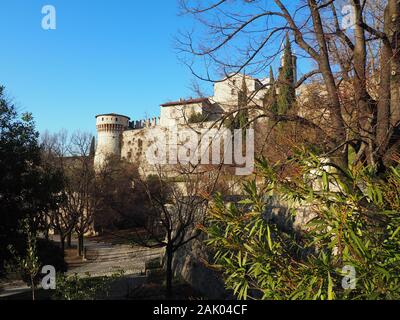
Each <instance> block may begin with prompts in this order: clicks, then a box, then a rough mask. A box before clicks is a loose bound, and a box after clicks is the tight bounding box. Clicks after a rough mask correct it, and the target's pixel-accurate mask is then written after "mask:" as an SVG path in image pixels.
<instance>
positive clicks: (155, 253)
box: [67, 240, 163, 276]
mask: <svg viewBox="0 0 400 320" xmlns="http://www.w3.org/2000/svg"><path fill="white" fill-rule="evenodd" d="M85 248H86V261H84V262H81V261H78V262H68V265H69V270H68V272H67V274H75V273H77V274H78V275H79V276H85V275H86V274H87V273H89V274H90V276H107V275H112V274H114V273H116V272H119V271H123V272H124V274H125V275H137V274H143V273H144V271H145V263H146V262H147V261H149V260H151V259H154V258H158V257H161V255H162V252H163V249H161V248H156V249H149V248H144V247H140V246H132V245H125V244H116V245H112V244H109V243H102V242H95V241H91V240H85Z"/></svg>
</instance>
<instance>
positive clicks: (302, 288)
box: [206, 150, 400, 300]
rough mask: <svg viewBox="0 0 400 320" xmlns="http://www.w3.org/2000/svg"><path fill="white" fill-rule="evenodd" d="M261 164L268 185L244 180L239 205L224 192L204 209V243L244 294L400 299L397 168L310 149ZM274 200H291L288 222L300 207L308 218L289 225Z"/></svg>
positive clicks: (229, 282)
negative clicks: (273, 211) (276, 213)
mask: <svg viewBox="0 0 400 320" xmlns="http://www.w3.org/2000/svg"><path fill="white" fill-rule="evenodd" d="M289 166H290V167H291V168H292V173H291V175H290V176H289V175H285V174H284V173H283V172H285V170H284V168H288V167H289ZM258 167H259V172H260V177H259V178H262V180H263V183H262V186H260V183H259V181H260V180H261V179H257V183H256V182H255V181H253V182H249V183H246V184H245V185H244V191H245V196H246V199H245V200H243V201H241V202H240V203H236V204H233V203H228V204H226V203H225V202H224V200H223V198H222V197H221V196H220V195H218V196H217V197H216V198H215V200H214V203H213V206H212V207H211V209H210V212H209V216H208V223H207V226H208V227H207V228H206V231H207V233H208V236H209V240H208V241H207V244H208V245H209V246H210V247H211V248H212V249H214V250H215V252H216V253H215V264H216V267H218V268H219V269H220V270H221V271H222V272H223V274H224V277H225V282H226V286H227V288H228V289H232V290H233V291H234V293H235V294H236V295H237V297H238V298H239V299H246V298H251V299H322V300H326V299H329V300H331V299H399V298H400V210H399V209H400V168H399V167H396V168H394V167H392V168H390V170H388V172H386V173H385V175H383V176H380V177H378V176H376V174H375V173H374V172H373V171H372V170H370V169H369V168H365V167H351V168H350V169H347V170H342V169H341V168H339V167H337V166H335V165H334V164H330V163H329V162H328V160H326V159H322V158H320V157H318V156H317V155H315V154H312V153H310V152H307V151H305V150H301V152H299V153H298V154H297V155H296V156H295V157H293V158H292V159H291V160H289V161H287V162H286V163H284V164H279V163H278V164H275V165H273V166H271V165H270V164H269V163H268V162H267V161H265V160H261V161H259V164H258ZM293 172H294V174H293ZM272 199H275V200H276V199H278V200H279V201H281V202H282V203H286V204H288V206H289V207H290V208H291V210H290V212H291V218H292V220H294V218H295V216H296V214H298V213H299V212H300V211H301V210H307V211H308V212H309V213H310V215H311V217H312V218H311V219H310V221H309V222H308V223H307V224H306V225H304V226H302V228H301V229H298V230H292V231H288V229H287V228H284V227H283V226H282V225H281V224H279V223H277V222H276V221H275V219H273V218H271V217H270V216H268V215H267V208H268V207H269V206H270V203H271V200H272ZM349 270H354V272H355V273H354V275H355V278H354V279H352V278H349V277H348V276H349V273H348V271H349Z"/></svg>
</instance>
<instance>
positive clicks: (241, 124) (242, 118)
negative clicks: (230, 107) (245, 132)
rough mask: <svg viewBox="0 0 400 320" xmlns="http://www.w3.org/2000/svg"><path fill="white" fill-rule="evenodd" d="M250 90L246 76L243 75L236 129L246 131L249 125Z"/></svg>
mask: <svg viewBox="0 0 400 320" xmlns="http://www.w3.org/2000/svg"><path fill="white" fill-rule="evenodd" d="M248 92H249V90H248V88H247V83H246V75H243V81H242V88H241V90H240V92H239V95H238V109H239V112H238V114H237V116H236V126H235V129H246V127H247V123H248V122H249V115H248V110H247V106H248Z"/></svg>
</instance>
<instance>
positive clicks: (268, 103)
mask: <svg viewBox="0 0 400 320" xmlns="http://www.w3.org/2000/svg"><path fill="white" fill-rule="evenodd" d="M263 107H264V109H269V110H271V111H272V112H273V113H278V99H277V95H276V84H275V76H274V72H273V70H272V67H271V66H270V69H269V87H268V90H267V93H266V94H265V96H264V100H263Z"/></svg>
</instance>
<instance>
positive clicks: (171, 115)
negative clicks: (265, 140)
mask: <svg viewBox="0 0 400 320" xmlns="http://www.w3.org/2000/svg"><path fill="white" fill-rule="evenodd" d="M292 59H293V60H292V61H293V66H294V69H293V73H294V77H293V78H294V81H295V82H296V73H297V69H296V57H295V56H292ZM269 84H270V79H269V78H264V79H256V78H253V77H251V76H248V75H243V74H239V73H238V74H232V75H230V76H228V77H226V78H225V79H223V80H221V81H219V82H216V83H215V84H214V92H213V96H211V97H205V98H196V99H193V98H190V99H186V100H185V99H180V100H179V101H174V102H167V103H164V104H162V105H161V106H160V108H161V109H160V117H158V118H152V119H146V120H140V121H131V119H130V118H129V117H128V116H126V115H120V114H114V113H109V114H100V115H97V116H96V128H97V133H98V139H97V148H96V154H95V160H94V161H95V167H96V168H99V167H101V166H103V165H104V163H105V161H106V159H107V157H108V156H117V157H118V158H121V159H123V160H126V161H128V162H131V163H134V164H136V165H137V166H138V167H139V168H141V169H142V170H143V171H144V172H146V174H151V173H153V172H154V170H155V168H154V166H152V165H151V164H150V163H149V162H148V159H147V158H146V154H147V151H148V149H149V147H151V145H152V144H153V143H154V141H152V139H151V137H154V136H157V135H162V134H163V133H168V132H169V131H171V130H172V128H174V130H178V131H179V130H182V129H184V128H186V129H187V128H188V127H190V128H191V129H194V130H195V129H196V128H199V127H201V128H211V127H212V126H215V123H216V122H217V121H218V120H219V119H221V118H222V117H223V116H224V114H226V113H228V112H233V111H234V110H237V108H238V100H239V95H240V92H241V90H242V89H243V86H246V90H247V94H248V95H249V96H251V103H254V104H257V105H262V104H263V99H264V96H265V94H266V93H267V91H268V88H269ZM192 119H201V121H192ZM253 125H254V124H253Z"/></svg>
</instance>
